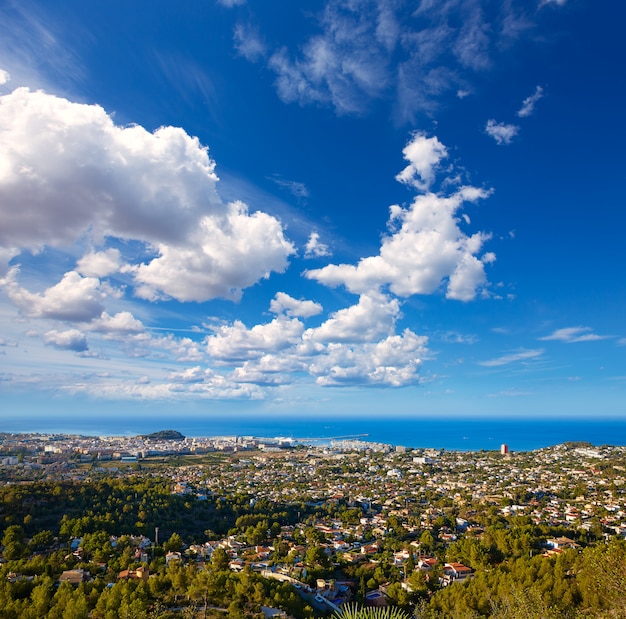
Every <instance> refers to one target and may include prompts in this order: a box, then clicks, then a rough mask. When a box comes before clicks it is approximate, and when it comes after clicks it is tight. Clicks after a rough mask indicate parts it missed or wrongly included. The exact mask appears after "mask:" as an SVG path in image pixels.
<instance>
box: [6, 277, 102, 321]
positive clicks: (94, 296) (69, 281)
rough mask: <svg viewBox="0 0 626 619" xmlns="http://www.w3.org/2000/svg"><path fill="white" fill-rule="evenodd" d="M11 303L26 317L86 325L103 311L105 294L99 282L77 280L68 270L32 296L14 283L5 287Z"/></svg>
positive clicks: (80, 278)
mask: <svg viewBox="0 0 626 619" xmlns="http://www.w3.org/2000/svg"><path fill="white" fill-rule="evenodd" d="M7 291H8V295H9V298H10V299H11V301H12V302H13V303H14V304H15V305H16V306H17V307H19V308H20V310H21V311H22V313H23V314H24V315H26V316H28V317H30V318H50V319H54V320H62V321H70V322H89V321H91V320H93V319H94V318H97V317H98V316H100V315H101V314H102V312H103V311H104V306H103V300H104V298H105V297H106V294H105V293H104V292H102V290H101V289H100V280H98V279H97V278H94V277H81V276H80V275H79V274H78V273H76V271H70V272H68V273H66V274H65V275H64V276H63V279H62V280H61V281H60V282H59V283H58V284H55V285H54V286H51V287H50V288H47V289H46V290H45V291H44V292H43V293H41V294H39V293H32V292H29V291H28V290H26V289H25V288H21V287H20V286H19V285H18V284H17V283H16V282H15V281H10V282H9V285H8V287H7Z"/></svg>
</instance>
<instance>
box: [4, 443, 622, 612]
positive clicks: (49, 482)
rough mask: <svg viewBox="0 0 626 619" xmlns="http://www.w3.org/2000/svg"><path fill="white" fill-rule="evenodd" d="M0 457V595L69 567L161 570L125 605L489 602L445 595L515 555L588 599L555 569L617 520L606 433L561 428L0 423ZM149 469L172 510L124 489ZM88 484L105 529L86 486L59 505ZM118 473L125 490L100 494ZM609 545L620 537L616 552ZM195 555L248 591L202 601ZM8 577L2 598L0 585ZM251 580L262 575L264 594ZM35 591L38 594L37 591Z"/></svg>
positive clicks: (72, 581)
mask: <svg viewBox="0 0 626 619" xmlns="http://www.w3.org/2000/svg"><path fill="white" fill-rule="evenodd" d="M0 464H1V465H2V466H1V468H0V490H1V491H3V495H2V496H3V504H2V505H1V507H0V509H1V511H0V515H1V516H2V518H3V527H4V536H3V538H2V552H3V554H2V559H1V561H2V563H1V566H2V567H1V571H0V577H2V579H3V583H2V586H3V587H4V588H5V589H4V594H0V595H4V596H5V598H6V599H7V600H8V601H9V602H10V603H13V602H14V601H15V599H18V600H19V599H22V600H24V599H26V598H25V597H24V596H25V595H26V593H28V594H29V595H32V591H33V590H34V589H35V587H36V586H37V583H38V581H39V580H40V579H41V578H42V577H43V576H44V575H45V574H47V575H48V576H53V577H54V578H55V579H56V581H55V582H56V586H57V587H58V586H59V583H61V584H62V583H69V584H66V585H65V587H66V588H67V587H69V586H72V587H74V590H76V587H77V586H79V585H80V586H83V588H84V587H87V588H88V590H89V591H100V592H106V594H107V595H109V596H110V593H109V591H111V590H113V589H114V588H115V587H119V586H121V585H120V583H121V582H123V583H125V584H126V585H128V583H129V582H131V581H136V582H134V583H132V582H131V585H133V586H138V585H137V583H140V584H141V583H142V582H145V583H146V586H148V585H149V584H150V583H151V581H154V579H161V580H160V582H161V587H162V590H160V591H159V589H158V587H156V585H154V586H152V589H151V591H152V593H151V594H150V595H147V597H146V602H145V604H144V606H145V608H143V610H142V611H141V612H143V613H144V615H141V613H139V614H137V615H132V616H146V617H147V616H163V617H167V616H170V615H171V616H177V615H180V613H183V612H187V616H189V617H195V616H213V615H207V612H213V613H216V614H215V615H214V616H225V614H224V613H228V614H227V616H231V617H237V616H256V615H254V614H251V613H253V612H254V613H258V616H264V617H271V616H280V615H282V616H292V617H311V616H324V615H330V614H332V613H341V611H342V609H344V608H349V607H350V605H351V604H355V603H358V604H360V605H363V606H365V607H379V608H380V607H382V608H384V607H398V608H400V609H404V610H405V611H406V612H407V613H411V614H414V615H415V616H421V617H437V616H441V617H445V616H453V615H454V616H459V617H465V616H467V617H470V616H502V617H504V616H506V615H505V614H503V613H504V611H503V610H502V609H503V608H504V607H505V606H506V604H508V605H509V607H510V605H511V598H510V597H509V598H507V601H506V604H504V603H503V604H501V605H500V606H498V604H495V605H494V602H493V600H491V601H485V600H483V599H481V598H480V595H478V594H477V593H476V592H474V593H473V594H472V595H473V596H474V597H475V598H476V599H475V600H474V601H473V602H471V603H470V602H468V601H467V600H464V601H463V603H462V605H461V606H459V601H458V600H459V596H461V597H462V596H468V595H469V594H470V592H472V591H473V589H472V587H474V588H479V587H480V588H481V591H482V592H483V593H484V592H485V591H486V587H487V584H485V582H484V581H485V579H487V578H488V577H489V574H493V573H494V572H495V570H496V568H497V569H499V570H503V569H505V568H506V570H507V573H508V574H510V573H512V571H513V567H512V566H513V562H517V563H516V564H515V565H517V566H519V564H520V562H524V561H525V562H526V564H527V569H528V570H531V569H532V570H538V571H541V570H542V569H543V567H542V566H543V565H546V566H551V567H550V571H551V572H554V571H555V565H558V566H560V569H565V568H566V567H567V570H568V571H567V573H568V574H570V575H569V576H567V578H566V577H563V580H564V581H565V582H566V585H567V586H566V590H564V592H562V593H561V599H560V603H561V604H562V605H564V607H565V605H569V607H570V608H572V607H574V606H579V607H580V608H584V607H585V604H587V610H589V609H590V608H593V605H591V606H590V604H591V602H590V600H592V594H591V593H590V592H589V591H591V589H593V587H592V585H590V584H589V583H587V582H583V580H584V579H581V581H580V582H578V581H577V580H576V579H574V578H572V577H571V574H572V573H573V571H572V570H573V566H574V565H576V564H577V562H581V563H580V564H581V565H582V564H583V563H584V561H585V560H587V559H586V557H587V555H588V554H589V553H591V552H592V551H597V549H598V548H603V549H606V548H613V547H614V545H615V544H616V543H621V540H623V539H624V538H625V537H626V492H625V489H626V448H623V447H612V446H602V447H595V446H592V445H590V444H586V443H568V444H562V445H557V446H553V447H550V448H545V449H540V450H536V451H532V452H520V453H511V452H509V450H508V448H507V446H506V445H503V446H502V447H501V449H500V450H499V451H480V452H460V451H446V450H434V449H415V448H405V447H392V446H391V445H384V444H378V443H370V442H367V441H363V440H359V439H344V440H335V441H329V442H328V444H325V445H313V444H308V445H307V444H302V443H298V442H294V441H293V439H286V438H280V437H277V438H272V439H268V438H263V439H260V438H255V437H235V436H233V437H207V438H185V437H183V436H182V435H179V434H178V433H176V432H164V433H156V434H155V435H148V436H144V437H98V438H95V437H87V436H70V435H41V434H2V435H0ZM146 480H148V481H146ZM157 483H158V484H160V486H159V487H160V488H161V489H162V492H163V493H167V495H168V497H169V498H168V499H167V500H171V501H175V503H172V504H171V505H173V506H176V508H175V515H174V516H170V517H166V516H164V513H165V512H164V511H163V509H162V510H161V511H158V510H155V509H154V506H153V505H152V504H150V501H148V500H147V499H146V497H142V496H139V495H140V494H141V493H143V492H144V486H139V485H138V484H144V485H145V484H148V485H145V493H146V494H149V493H153V492H155V491H154V490H153V489H152V486H150V485H149V484H157ZM59 484H61V485H59ZM102 484H108V485H107V489H108V490H107V493H108V495H109V497H108V501H109V503H108V506H109V508H112V509H110V511H112V510H114V509H119V510H120V511H121V512H123V514H120V516H119V518H118V521H117V522H118V524H117V525H115V526H118V527H119V530H114V529H115V526H114V523H115V522H116V520H115V518H113V517H112V516H111V514H109V515H108V516H107V517H106V518H108V520H106V518H105V517H104V516H103V515H102V514H101V513H99V512H98V509H97V507H96V505H95V500H94V504H92V505H87V506H85V507H84V513H79V512H77V511H76V510H75V509H74V503H75V502H76V501H74V499H73V498H72V495H73V493H78V492H82V489H84V488H89V487H94V488H101V487H102ZM137 488H140V490H139V491H138V490H137ZM77 489H80V490H77ZM118 489H119V492H120V493H121V494H124V495H125V497H126V498H125V500H124V501H121V502H119V503H118V504H115V503H111V498H110V497H112V496H114V495H115V493H116V492H117V491H118ZM18 490H19V493H20V494H19V497H21V498H16V495H15V493H16V492H17V491H18ZM29 490H30V492H29ZM55 492H56V493H57V499H56V500H55V501H54V504H55V505H56V504H59V505H60V507H59V510H60V511H59V518H58V520H57V521H56V522H55V521H54V519H52V518H48V519H46V518H43V517H42V515H41V514H38V506H42V505H46V504H50V509H51V510H52V511H54V510H53V508H52V503H51V502H50V501H51V499H50V498H49V497H47V496H45V495H46V493H48V494H49V495H54V493H55ZM92 492H93V491H92ZM64 494H65V497H66V501H67V504H68V505H63V501H62V500H61V499H62V498H63V496H64ZM155 496H156V495H155ZM99 500H103V499H99ZM156 500H157V499H155V501H156ZM158 500H159V501H165V499H164V498H162V497H158ZM70 505H71V507H72V509H69V507H68V506H70ZM170 509H171V508H170ZM151 510H152V511H151ZM181 512H184V513H185V514H186V515H185V517H181ZM124 514H128V516H129V518H128V519H124V517H123V516H124ZM38 519H41V521H42V523H44V522H45V524H46V526H47V527H48V528H46V529H45V532H46V533H45V535H44V534H43V533H42V531H44V529H42V530H35V529H36V528H38V527H35V523H36V521H37V520H38ZM48 525H49V526H48ZM42 526H43V524H42ZM97 536H99V537H97ZM96 537H97V539H98V541H97V543H96ZM33 540H35V542H34V543H33ZM105 547H106V550H105ZM622 550H623V549H622ZM122 551H123V552H122ZM607 552H608V550H607ZM55 553H56V555H55ZM52 555H55V556H57V555H58V556H59V557H60V556H61V555H63V556H62V560H61V559H58V560H57V562H56V564H55V569H56V571H55V570H51V569H49V567H48V568H46V560H45V559H46V558H47V557H50V556H52ZM625 557H626V552H622V554H621V555H620V556H619V558H620V560H621V562H622V563H621V564H620V565H623V564H626V559H625ZM596 559H597V557H596ZM589 560H591V559H589ZM612 560H613V562H614V563H615V555H613V556H612ZM29 561H30V562H31V563H33V562H34V563H35V564H37V565H38V566H39V567H40V569H39V573H38V569H37V568H36V567H33V565H30V566H29V564H28V562H29ZM607 561H608V558H607ZM618 563H619V562H618ZM48 566H49V562H48ZM207 566H208V567H207ZM616 566H617V564H616ZM24 568H26V569H24ZM62 568H63V569H62ZM209 568H210V569H218V568H219V569H221V570H224V571H227V572H229V573H230V574H231V575H232V576H231V577H232V578H239V579H242V578H248V579H249V578H253V579H254V583H257V584H258V583H263V584H262V585H260V586H259V587H258V588H257V589H258V590H257V596H256V600H255V601H254V602H253V603H252V602H250V600H248V601H245V600H244V601H241V600H238V601H237V603H235V602H234V601H233V600H230V601H229V600H228V599H225V598H224V597H223V596H222V597H221V598H220V596H219V595H217V594H216V595H215V596H214V599H212V600H209V599H208V598H209V597H210V596H208V595H207V593H206V592H207V591H209V589H210V587H209V586H208V585H206V586H205V592H204V593H203V594H202V595H200V594H199V593H198V591H199V585H198V583H197V580H198V578H199V575H201V574H202V573H203V572H206V570H207V569H209ZM516 569H518V568H516ZM546 569H547V568H546ZM20 570H21V571H20ZM46 570H47V571H46ZM183 573H184V574H186V576H185V578H186V581H185V582H186V583H187V585H188V586H186V587H185V586H183V585H180V584H179V589H180V592H179V593H177V594H175V595H174V597H173V598H172V597H171V595H170V596H167V595H162V594H163V588H164V587H165V585H163V582H164V581H163V579H169V580H167V582H169V583H170V585H169V586H170V587H173V586H174V585H173V584H172V583H173V582H174V581H175V579H176V578H179V579H180V578H182V576H180V574H183ZM581 573H582V570H581ZM176 575H178V576H176ZM24 582H26V583H28V585H25V584H24ZM237 582H240V581H237ZM94 583H95V584H94ZM481 583H482V584H481ZM557 585H558V586H561V587H563V585H562V583H561V584H559V583H555V584H554V587H556V586H557ZM18 586H19V587H22V589H20V591H21V593H20V595H18V596H17V597H16V595H15V591H13V592H12V590H11V587H13V589H14V590H16V587H18ZM255 586H256V585H255ZM24 587H26V588H24ZM263 587H265V589H263ZM272 587H280V589H272ZM107 588H108V591H107ZM59 590H60V589H59ZM85 590H87V589H85ZM261 591H265V592H266V593H267V592H271V591H273V592H274V593H273V597H272V599H270V596H268V595H265V596H264V595H262V594H261V593H260V592H261ZM25 592H26V593H25ZM540 593H541V595H542V596H543V597H542V600H540V601H539V602H537V600H535V602H536V603H538V606H537V608H538V611H537V612H541V608H543V606H542V604H543V605H544V606H545V607H552V606H554V605H555V604H556V603H557V602H554V600H553V599H552V598H551V596H553V597H555V598H556V596H557V594H552V593H550V592H549V591H547V590H544V591H542V592H540ZM57 594H58V593H57ZM57 594H55V595H57ZM74 594H75V593H74ZM509 594H510V592H509ZM509 594H507V595H509ZM68 595H69V594H68ZM481 595H482V594H481ZM484 595H487V594H486V593H484ZM511 595H512V594H511ZM527 595H530V594H528V593H527ZM533 595H534V594H533ZM537 595H539V594H537ZM20 596H21V597H20ZM92 597H93V599H94V600H95V599H96V598H97V596H96V595H95V594H93V596H92ZM100 597H103V598H104V597H106V596H105V595H104V594H103V595H101V596H100ZM487 597H488V596H487ZM266 598H267V599H266ZM272 600H273V602H274V603H273V604H272ZM53 601H54V598H53V596H52V594H51V595H50V600H49V603H50V605H51V608H54V604H53ZM157 602H158V603H157ZM526 602H528V600H526ZM609 602H610V603H613V602H611V601H610V600H609ZM609 602H604V604H605V605H606V604H608V603H609ZM594 603H595V602H594ZM97 604H98V603H94V604H93V605H92V606H93V607H92V608H90V607H89V604H86V605H85V607H84V608H85V612H86V613H87V614H86V615H85V616H90V617H100V616H102V617H106V616H107V615H106V613H104V612H102V613H101V614H98V613H99V612H100V610H101V609H100V610H99V608H98V605H97ZM102 604H104V603H102ZM246 604H247V605H246ZM595 604H596V605H598V604H600V603H599V602H597V603H595ZM9 605H10V604H9ZM4 607H5V608H8V606H7V605H6V604H5V605H4ZM461 607H463V608H465V609H466V611H467V612H466V611H463V612H465V614H462V613H461V612H460V611H459V610H458V609H459V608H461ZM455 608H456V611H454V612H453V610H454V609H455ZM211 609H212V610H211ZM498 609H499V610H498ZM470 611H471V612H470ZM51 612H52V611H51ZM137 612H139V611H137ZM150 612H151V613H153V614H152V615H149V613H150ZM472 612H473V613H475V614H474V615H472V614H471V613H472ZM498 612H500V613H501V614H500V615H498V614H497V613H498ZM158 613H161V614H158ZM167 613H169V614H167ZM196 613H197V614H196ZM220 613H221V614H220ZM420 613H421V614H420ZM429 613H430V614H429ZM437 613H441V614H439V615H438V614H437ZM455 613H456V614H455ZM0 616H4V615H2V611H0ZM7 616H9V615H7ZM11 616H20V615H19V614H18V615H11ZM41 616H45V615H41ZM63 616H67V615H63ZM120 616H121V615H120ZM129 616H131V615H129ZM407 616H409V615H408V614H407ZM538 616H542V615H538ZM559 616H561V615H559ZM562 616H566V615H565V614H564V615H562ZM592 616H593V615H592Z"/></svg>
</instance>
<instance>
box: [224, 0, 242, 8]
mask: <svg viewBox="0 0 626 619" xmlns="http://www.w3.org/2000/svg"><path fill="white" fill-rule="evenodd" d="M217 3H218V4H221V5H222V6H226V7H228V8H231V7H233V6H242V5H244V4H245V3H246V0H217Z"/></svg>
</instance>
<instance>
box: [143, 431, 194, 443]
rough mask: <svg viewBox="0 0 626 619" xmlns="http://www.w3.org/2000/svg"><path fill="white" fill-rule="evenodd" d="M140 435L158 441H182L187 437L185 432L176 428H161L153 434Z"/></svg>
mask: <svg viewBox="0 0 626 619" xmlns="http://www.w3.org/2000/svg"><path fill="white" fill-rule="evenodd" d="M140 437H141V438H148V439H153V440H156V441H182V440H183V439H184V438H185V437H184V435H183V434H181V433H180V432H178V431H176V430H159V431H158V432H153V433H152V434H140Z"/></svg>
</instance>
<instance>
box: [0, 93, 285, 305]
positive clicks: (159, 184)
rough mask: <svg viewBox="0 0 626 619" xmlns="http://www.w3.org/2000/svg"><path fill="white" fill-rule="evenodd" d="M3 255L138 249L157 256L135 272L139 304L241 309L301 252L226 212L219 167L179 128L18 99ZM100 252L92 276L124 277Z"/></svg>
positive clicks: (270, 225)
mask: <svg viewBox="0 0 626 619" xmlns="http://www.w3.org/2000/svg"><path fill="white" fill-rule="evenodd" d="M0 134H1V135H2V140H1V141H0V247H1V248H4V253H5V254H6V256H8V257H11V256H14V255H16V248H28V249H37V248H40V247H42V246H45V245H48V246H61V245H68V244H70V243H72V242H74V241H76V239H78V238H80V237H81V236H82V235H84V234H85V233H86V232H89V234H91V235H92V236H93V238H94V241H95V242H96V243H102V242H103V241H104V239H105V238H106V237H107V236H113V237H118V238H122V239H127V240H136V241H141V242H143V243H145V244H146V245H147V248H148V249H149V250H150V251H151V252H152V253H153V254H154V252H156V253H157V254H158V255H157V257H156V258H154V259H151V260H150V261H149V262H147V263H146V264H142V265H140V266H137V265H135V266H134V267H133V266H131V267H129V268H128V269H127V270H129V271H130V272H132V273H133V274H134V275H135V277H136V279H137V282H138V284H139V286H140V291H141V294H142V295H143V296H145V297H149V298H157V297H158V296H159V295H165V296H170V297H174V298H177V299H179V300H183V301H188V300H195V301H200V300H207V299H210V298H214V297H216V296H224V297H228V298H236V297H237V296H238V295H239V294H240V292H241V289H242V288H245V287H247V286H250V285H251V284H253V283H255V282H256V281H258V280H259V279H260V278H263V277H266V276H267V275H268V274H269V273H270V272H271V271H282V270H283V269H284V268H285V267H286V264H287V258H288V256H289V255H291V254H292V253H293V252H294V248H293V246H292V245H291V243H290V242H288V241H287V240H286V239H285V237H284V234H283V229H282V226H281V224H280V222H279V221H278V220H277V219H276V218H274V217H272V216H270V215H267V214H265V213H259V212H255V213H249V212H248V209H247V207H246V206H245V205H243V204H241V203H235V204H230V205H224V204H223V203H222V202H221V200H220V198H219V196H218V194H217V191H216V182H217V176H216V174H215V172H214V167H215V164H214V162H213V161H212V160H211V159H210V157H209V155H208V151H207V149H206V148H205V147H203V146H202V145H201V144H200V143H199V141H198V140H197V138H194V137H191V136H189V135H188V134H187V133H185V131H184V130H182V129H179V128H175V127H161V128H160V129H158V130H157V131H155V132H154V133H150V132H149V131H146V130H145V129H144V128H143V127H140V126H137V125H132V126H126V127H122V126H118V125H116V124H115V123H114V122H113V120H112V118H111V117H110V116H109V115H107V113H106V112H105V111H104V110H103V109H102V108H101V107H100V106H97V105H85V104H78V103H73V102H71V101H68V100H67V99H63V98H60V97H56V96H52V95H49V94H46V93H44V92H31V91H29V90H28V89H26V88H18V89H17V90H15V91H14V92H12V93H10V94H8V95H5V96H3V97H1V98H0ZM119 262H120V256H119V254H115V252H111V250H108V251H99V252H98V251H94V252H92V253H91V254H89V255H88V256H85V257H84V258H83V259H82V260H81V261H80V262H79V269H80V270H81V271H82V272H83V273H85V274H88V275H91V274H93V275H96V276H102V275H104V274H109V273H110V272H112V271H113V270H115V269H116V268H117V267H118V264H119Z"/></svg>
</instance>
